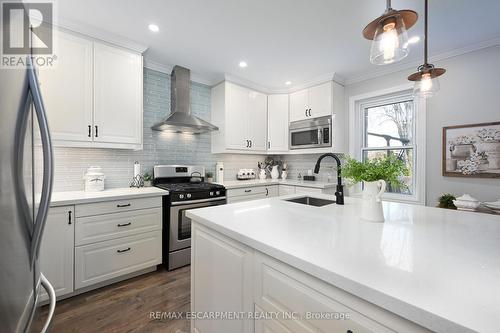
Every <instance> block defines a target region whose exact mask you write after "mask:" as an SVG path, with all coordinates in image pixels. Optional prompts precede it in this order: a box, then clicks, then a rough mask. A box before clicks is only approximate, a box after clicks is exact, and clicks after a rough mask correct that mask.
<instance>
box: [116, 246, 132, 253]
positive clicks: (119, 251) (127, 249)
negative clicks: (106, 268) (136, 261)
mask: <svg viewBox="0 0 500 333" xmlns="http://www.w3.org/2000/svg"><path fill="white" fill-rule="evenodd" d="M130 250H131V248H130V247H127V248H126V249H125V250H116V252H118V253H123V252H128V251H130Z"/></svg>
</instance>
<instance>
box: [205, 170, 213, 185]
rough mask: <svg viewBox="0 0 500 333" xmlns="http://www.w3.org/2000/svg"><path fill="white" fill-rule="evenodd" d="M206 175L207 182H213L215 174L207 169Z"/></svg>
mask: <svg viewBox="0 0 500 333" xmlns="http://www.w3.org/2000/svg"><path fill="white" fill-rule="evenodd" d="M205 176H206V177H207V182H209V183H212V182H213V181H214V174H213V172H211V171H207V172H206V173H205Z"/></svg>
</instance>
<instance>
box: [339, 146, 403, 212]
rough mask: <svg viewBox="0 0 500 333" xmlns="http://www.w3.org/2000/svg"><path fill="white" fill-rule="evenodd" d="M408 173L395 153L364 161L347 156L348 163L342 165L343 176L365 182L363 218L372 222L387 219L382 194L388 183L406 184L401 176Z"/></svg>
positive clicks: (393, 184) (350, 180) (352, 181)
mask: <svg viewBox="0 0 500 333" xmlns="http://www.w3.org/2000/svg"><path fill="white" fill-rule="evenodd" d="M408 174H409V171H408V168H407V167H406V165H405V163H404V162H403V161H402V160H400V159H399V158H397V157H396V156H395V155H388V156H386V157H381V158H374V159H371V160H366V161H362V162H360V161H357V160H355V159H353V158H350V157H347V159H346V164H345V165H344V166H343V167H342V176H343V177H344V178H345V179H347V180H348V181H349V182H350V183H352V184H355V183H359V182H363V191H362V196H363V201H362V208H361V218H362V219H363V220H367V221H372V222H384V220H385V219H384V211H383V207H382V194H384V192H385V190H386V187H387V183H390V184H391V185H392V186H405V185H404V184H403V183H402V181H401V180H400V178H401V177H403V176H408Z"/></svg>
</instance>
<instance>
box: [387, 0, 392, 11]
mask: <svg viewBox="0 0 500 333" xmlns="http://www.w3.org/2000/svg"><path fill="white" fill-rule="evenodd" d="M386 7H387V9H386V10H387V11H389V10H391V9H392V5H391V0H387V6H386Z"/></svg>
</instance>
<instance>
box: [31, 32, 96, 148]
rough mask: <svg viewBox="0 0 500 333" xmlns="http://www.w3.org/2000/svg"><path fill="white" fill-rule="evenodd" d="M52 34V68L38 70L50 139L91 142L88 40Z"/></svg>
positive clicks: (90, 52) (90, 75)
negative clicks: (54, 59) (54, 58)
mask: <svg viewBox="0 0 500 333" xmlns="http://www.w3.org/2000/svg"><path fill="white" fill-rule="evenodd" d="M54 37H55V39H56V40H57V44H56V48H55V50H54V52H55V54H56V55H57V64H56V67H55V68H50V67H39V72H38V80H39V81H40V90H41V92H42V96H43V102H44V105H45V108H46V110H47V117H48V122H49V125H50V131H51V135H52V140H53V141H54V143H55V144H56V145H71V143H75V142H76V143H78V142H87V143H89V142H92V133H93V132H92V41H89V40H87V39H84V38H80V37H77V36H75V35H72V34H69V33H65V32H62V31H59V30H56V31H54Z"/></svg>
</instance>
